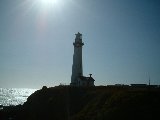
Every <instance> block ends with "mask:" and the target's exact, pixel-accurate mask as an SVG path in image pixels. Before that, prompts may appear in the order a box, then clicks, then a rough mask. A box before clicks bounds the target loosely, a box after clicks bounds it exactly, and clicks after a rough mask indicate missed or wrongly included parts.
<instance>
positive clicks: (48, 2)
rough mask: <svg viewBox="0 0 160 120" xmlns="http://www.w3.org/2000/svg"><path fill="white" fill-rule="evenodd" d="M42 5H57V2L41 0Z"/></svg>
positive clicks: (54, 0)
mask: <svg viewBox="0 0 160 120" xmlns="http://www.w3.org/2000/svg"><path fill="white" fill-rule="evenodd" d="M40 1H41V4H42V5H47V6H48V5H55V4H56V3H57V0H40Z"/></svg>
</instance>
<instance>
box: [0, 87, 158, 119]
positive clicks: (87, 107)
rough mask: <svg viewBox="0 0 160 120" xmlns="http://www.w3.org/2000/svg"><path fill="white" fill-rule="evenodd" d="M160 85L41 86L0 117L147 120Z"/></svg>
mask: <svg viewBox="0 0 160 120" xmlns="http://www.w3.org/2000/svg"><path fill="white" fill-rule="evenodd" d="M159 111H160V88H148V87H147V88H140V89H139V88H131V87H116V86H113V87H107V86H95V87H71V86H58V87H52V88H47V87H43V88H42V89H40V90H37V91H36V92H34V93H33V94H32V95H30V96H29V97H28V99H27V101H26V102H25V103H24V104H23V105H18V106H10V107H7V108H4V109H3V110H1V111H0V120H9V118H11V119H12V120H116V119H117V120H139V119H143V120H151V119H157V117H159Z"/></svg>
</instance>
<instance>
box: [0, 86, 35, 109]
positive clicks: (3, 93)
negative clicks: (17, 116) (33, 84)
mask: <svg viewBox="0 0 160 120" xmlns="http://www.w3.org/2000/svg"><path fill="white" fill-rule="evenodd" d="M36 90H37V89H27V88H11V89H8V88H0V105H3V106H11V105H12V106H15V105H20V104H21V105H23V103H24V102H26V101H27V98H28V97H29V96H30V95H31V94H32V93H34V92H35V91H36Z"/></svg>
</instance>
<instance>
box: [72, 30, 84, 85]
mask: <svg viewBox="0 0 160 120" xmlns="http://www.w3.org/2000/svg"><path fill="white" fill-rule="evenodd" d="M75 35H76V38H75V42H74V43H73V46H74V54H73V65H72V76H71V85H74V86H76V85H77V84H78V83H77V82H78V77H79V76H83V65H82V46H83V45H84V43H83V42H82V34H81V33H79V32H78V33H77V34H75Z"/></svg>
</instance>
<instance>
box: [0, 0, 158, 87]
mask: <svg viewBox="0 0 160 120" xmlns="http://www.w3.org/2000/svg"><path fill="white" fill-rule="evenodd" d="M53 1H54V3H46V2H44V0H0V87H7V88H11V87H12V88H16V87H20V88H41V87H42V86H43V85H46V86H48V87H50V86H55V85H59V84H60V83H63V84H69V83H70V80H71V71H72V62H73V42H74V39H75V33H77V32H80V33H82V34H83V36H82V37H83V42H84V44H85V45H84V46H83V68H84V69H83V71H84V75H85V76H88V74H89V73H92V74H93V77H94V79H95V80H96V81H95V84H96V85H107V84H132V83H144V84H148V79H149V74H150V77H151V84H160V1H159V0H53Z"/></svg>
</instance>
